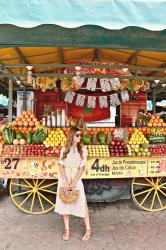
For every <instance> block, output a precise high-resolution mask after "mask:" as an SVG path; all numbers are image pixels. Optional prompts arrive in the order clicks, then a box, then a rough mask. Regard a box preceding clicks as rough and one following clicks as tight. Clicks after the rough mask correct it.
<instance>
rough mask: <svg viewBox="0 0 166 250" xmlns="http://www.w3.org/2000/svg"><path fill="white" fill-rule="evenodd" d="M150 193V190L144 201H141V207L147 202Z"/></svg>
mask: <svg viewBox="0 0 166 250" xmlns="http://www.w3.org/2000/svg"><path fill="white" fill-rule="evenodd" d="M151 192H152V190H150V191H149V192H148V193H147V194H146V196H145V197H144V199H143V200H142V201H141V204H140V205H141V206H142V205H143V204H144V203H145V201H146V200H147V198H148V197H149V195H150V194H151Z"/></svg>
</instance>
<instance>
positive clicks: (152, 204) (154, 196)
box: [150, 190, 156, 210]
mask: <svg viewBox="0 0 166 250" xmlns="http://www.w3.org/2000/svg"><path fill="white" fill-rule="evenodd" d="M155 198H156V190H155V191H154V195H153V199H152V203H151V206H150V209H151V210H152V209H153V206H154V201H155Z"/></svg>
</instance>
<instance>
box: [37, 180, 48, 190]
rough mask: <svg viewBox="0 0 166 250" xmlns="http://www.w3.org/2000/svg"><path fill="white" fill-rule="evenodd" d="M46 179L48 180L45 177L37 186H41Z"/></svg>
mask: <svg viewBox="0 0 166 250" xmlns="http://www.w3.org/2000/svg"><path fill="white" fill-rule="evenodd" d="M45 181H46V180H45V179H43V180H42V181H41V182H40V183H39V185H38V186H37V187H38V188H39V187H40V186H41V185H42V184H43V183H44V182H45Z"/></svg>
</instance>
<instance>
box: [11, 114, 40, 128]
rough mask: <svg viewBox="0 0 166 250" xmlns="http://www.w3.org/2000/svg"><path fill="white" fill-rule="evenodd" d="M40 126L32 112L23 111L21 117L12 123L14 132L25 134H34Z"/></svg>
mask: <svg viewBox="0 0 166 250" xmlns="http://www.w3.org/2000/svg"><path fill="white" fill-rule="evenodd" d="M39 124H40V123H39V121H38V120H37V118H36V116H35V115H34V114H33V113H32V112H31V111H23V112H22V114H21V116H20V117H17V118H16V119H15V120H14V121H13V122H12V125H13V128H14V130H15V131H16V132H23V133H26V132H28V131H30V132H34V131H35V130H36V127H37V126H38V125H39Z"/></svg>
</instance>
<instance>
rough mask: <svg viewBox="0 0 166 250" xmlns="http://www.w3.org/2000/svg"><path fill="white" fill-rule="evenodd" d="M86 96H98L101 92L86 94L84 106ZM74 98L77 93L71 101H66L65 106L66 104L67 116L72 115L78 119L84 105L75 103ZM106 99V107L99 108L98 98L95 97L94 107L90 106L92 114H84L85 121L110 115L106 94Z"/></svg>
mask: <svg viewBox="0 0 166 250" xmlns="http://www.w3.org/2000/svg"><path fill="white" fill-rule="evenodd" d="M88 96H95V97H99V96H101V94H96V93H90V94H86V99H85V104H84V106H86V103H87V97H88ZM76 98H77V94H76V96H75V97H74V100H73V102H72V103H71V104H70V103H68V104H67V106H68V113H69V116H72V117H73V118H76V119H79V118H80V116H82V114H83V112H84V107H79V106H77V105H76ZM107 100H108V107H107V108H100V105H99V98H96V108H92V114H90V113H87V114H86V115H85V118H84V120H85V121H86V122H90V121H100V120H104V119H108V118H109V117H110V104H109V103H110V100H109V96H107Z"/></svg>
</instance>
